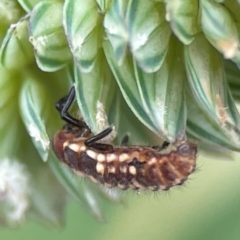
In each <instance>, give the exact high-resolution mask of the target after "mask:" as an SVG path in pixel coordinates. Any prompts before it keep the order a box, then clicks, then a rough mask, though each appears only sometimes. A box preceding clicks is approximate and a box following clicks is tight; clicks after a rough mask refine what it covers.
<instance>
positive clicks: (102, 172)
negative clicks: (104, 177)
mask: <svg viewBox="0 0 240 240" xmlns="http://www.w3.org/2000/svg"><path fill="white" fill-rule="evenodd" d="M96 170H97V172H98V173H101V174H104V165H103V164H102V163H100V162H98V163H97V166H96Z"/></svg>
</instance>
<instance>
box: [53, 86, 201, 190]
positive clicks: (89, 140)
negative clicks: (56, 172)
mask: <svg viewBox="0 0 240 240" xmlns="http://www.w3.org/2000/svg"><path fill="white" fill-rule="evenodd" d="M74 96H75V91H74V88H72V89H71V91H70V93H69V95H68V96H67V97H65V98H62V99H60V101H59V102H58V103H57V106H56V107H57V109H58V110H59V112H60V114H61V117H62V118H63V119H64V120H65V121H66V122H67V123H68V124H66V125H65V126H64V128H63V129H62V130H60V131H58V132H57V133H56V134H55V136H54V139H53V150H54V152H55V154H56V156H57V157H58V158H59V159H60V160H61V161H62V162H64V163H65V164H66V165H68V166H69V167H70V168H71V169H73V171H74V172H75V173H77V174H78V175H80V176H85V177H88V178H90V179H91V180H92V181H94V182H98V183H101V184H104V185H106V186H107V187H116V186H117V187H119V188H121V189H123V190H125V189H128V188H132V189H134V190H137V189H150V190H153V191H156V190H158V189H161V190H168V189H169V188H171V187H173V186H175V185H181V184H182V183H183V182H184V181H185V180H186V179H187V178H188V176H189V175H190V174H191V173H192V172H193V171H194V169H195V166H196V154H197V146H196V144H194V143H192V142H190V141H177V142H175V143H173V144H169V145H168V146H167V148H164V149H163V150H161V147H153V148H151V147H145V146H119V147H114V146H112V145H110V144H105V143H100V142H99V140H101V139H102V138H104V137H105V136H107V135H108V134H109V133H110V132H111V131H112V127H109V128H107V129H105V130H104V131H103V132H101V133H99V134H97V135H95V136H92V133H91V131H90V129H89V128H88V127H87V125H86V123H85V122H83V121H81V120H77V119H74V118H72V117H71V116H70V115H69V114H68V113H67V110H68V108H69V107H70V105H71V103H72V101H73V99H74ZM66 106H67V107H66Z"/></svg>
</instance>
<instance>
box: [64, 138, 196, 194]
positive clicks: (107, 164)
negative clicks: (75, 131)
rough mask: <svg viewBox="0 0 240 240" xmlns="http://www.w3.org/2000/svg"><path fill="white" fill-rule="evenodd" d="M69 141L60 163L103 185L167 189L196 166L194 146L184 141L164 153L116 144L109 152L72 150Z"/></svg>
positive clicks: (146, 148) (180, 180) (178, 183)
mask: <svg viewBox="0 0 240 240" xmlns="http://www.w3.org/2000/svg"><path fill="white" fill-rule="evenodd" d="M75 140H76V139H75ZM72 144H73V143H72V142H71V141H70V142H69V143H68V145H67V146H66V147H65V148H64V162H65V163H66V164H67V165H69V167H71V168H73V169H74V171H75V172H76V173H78V174H79V175H81V176H86V177H89V178H90V179H91V180H92V181H94V182H98V183H101V184H104V185H106V186H107V187H115V186H118V187H119V188H121V189H128V188H132V189H150V190H153V191H156V190H158V189H162V190H168V189H169V188H171V187H172V186H175V185H180V184H182V183H183V182H184V181H185V180H186V179H187V177H188V176H189V174H191V173H192V172H193V171H194V169H195V165H196V153H197V147H196V145H195V144H194V143H191V142H188V141H181V142H177V143H175V144H173V146H172V149H171V150H169V151H168V152H165V153H161V152H157V151H156V150H154V149H152V148H148V147H118V148H114V150H113V152H112V153H109V152H108V153H102V152H98V151H94V150H86V151H81V150H80V149H81V147H79V148H78V152H76V147H75V148H73V147H72ZM74 144H76V143H74ZM81 144H84V142H82V143H79V145H81ZM71 148H72V149H71ZM73 149H74V150H75V151H74V150H73ZM83 149H84V148H83ZM110 154H112V155H110Z"/></svg>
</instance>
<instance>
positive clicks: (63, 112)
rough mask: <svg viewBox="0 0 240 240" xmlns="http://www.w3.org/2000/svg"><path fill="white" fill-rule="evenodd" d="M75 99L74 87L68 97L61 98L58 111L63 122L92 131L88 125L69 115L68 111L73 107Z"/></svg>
mask: <svg viewBox="0 0 240 240" xmlns="http://www.w3.org/2000/svg"><path fill="white" fill-rule="evenodd" d="M74 98H75V88H74V86H73V87H71V89H70V92H69V94H68V95H67V96H65V97H63V98H61V99H60V100H59V101H58V102H57V103H56V109H57V110H58V112H59V114H60V116H61V118H62V120H64V121H65V122H67V123H69V124H72V125H74V126H76V127H79V128H86V129H88V130H89V131H90V129H89V128H88V126H87V124H86V123H85V122H84V121H81V120H78V119H76V118H74V117H72V116H71V115H70V114H69V113H68V110H69V108H70V107H71V105H72V103H73V100H74Z"/></svg>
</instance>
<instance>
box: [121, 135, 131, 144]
mask: <svg viewBox="0 0 240 240" xmlns="http://www.w3.org/2000/svg"><path fill="white" fill-rule="evenodd" d="M128 141H129V136H128V135H127V134H126V135H124V137H123V138H122V141H121V146H126V145H127V144H128Z"/></svg>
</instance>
